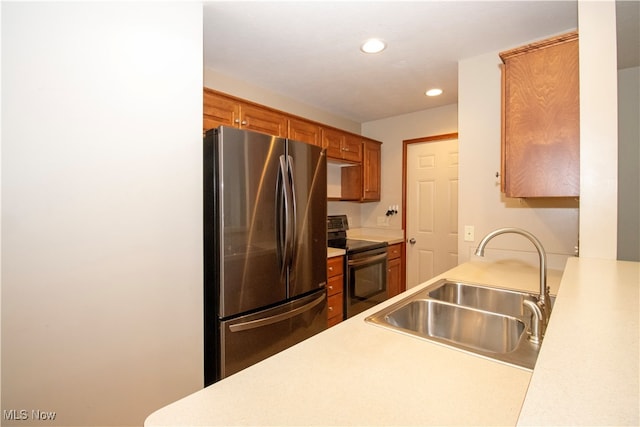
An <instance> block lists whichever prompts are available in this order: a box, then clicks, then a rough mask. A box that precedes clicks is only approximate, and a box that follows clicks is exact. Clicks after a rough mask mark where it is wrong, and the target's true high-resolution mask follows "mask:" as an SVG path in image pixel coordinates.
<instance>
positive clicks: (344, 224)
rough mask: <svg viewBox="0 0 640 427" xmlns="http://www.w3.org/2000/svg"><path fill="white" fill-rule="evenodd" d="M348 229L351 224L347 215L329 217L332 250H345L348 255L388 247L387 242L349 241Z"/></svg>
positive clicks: (329, 236) (328, 228) (328, 237)
mask: <svg viewBox="0 0 640 427" xmlns="http://www.w3.org/2000/svg"><path fill="white" fill-rule="evenodd" d="M348 229H349V222H348V220H347V216H346V215H329V216H328V217H327V245H328V246H329V247H331V248H338V249H344V250H345V251H346V252H347V255H349V254H356V253H360V252H365V251H369V250H373V249H380V248H385V247H387V242H373V241H370V240H360V239H348V238H347V230H348Z"/></svg>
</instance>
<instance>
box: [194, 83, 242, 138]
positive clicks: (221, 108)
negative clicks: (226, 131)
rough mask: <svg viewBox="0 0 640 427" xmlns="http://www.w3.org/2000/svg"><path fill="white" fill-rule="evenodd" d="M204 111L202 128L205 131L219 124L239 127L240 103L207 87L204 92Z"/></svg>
mask: <svg viewBox="0 0 640 427" xmlns="http://www.w3.org/2000/svg"><path fill="white" fill-rule="evenodd" d="M203 113H204V114H203V119H204V120H203V126H202V130H203V131H204V132H206V131H208V130H209V129H213V128H217V127H218V126H234V127H238V123H237V122H238V118H239V117H240V104H239V103H238V102H237V101H234V100H232V99H229V98H227V97H224V96H220V95H218V94H216V93H213V92H210V91H208V90H206V89H205V90H204V92H203Z"/></svg>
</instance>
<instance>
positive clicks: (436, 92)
mask: <svg viewBox="0 0 640 427" xmlns="http://www.w3.org/2000/svg"><path fill="white" fill-rule="evenodd" d="M425 95H427V96H438V95H442V89H429V90H428V91H426V92H425Z"/></svg>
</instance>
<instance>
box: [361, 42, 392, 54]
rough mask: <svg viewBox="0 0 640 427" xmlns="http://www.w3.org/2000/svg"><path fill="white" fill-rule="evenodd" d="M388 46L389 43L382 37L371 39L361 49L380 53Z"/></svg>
mask: <svg viewBox="0 0 640 427" xmlns="http://www.w3.org/2000/svg"><path fill="white" fill-rule="evenodd" d="M386 47H387V44H386V43H385V42H383V41H382V40H380V39H369V40H367V41H366V42H364V43H363V44H362V46H360V50H361V51H363V52H364V53H378V52H382V51H383V50H384V49H385V48H386Z"/></svg>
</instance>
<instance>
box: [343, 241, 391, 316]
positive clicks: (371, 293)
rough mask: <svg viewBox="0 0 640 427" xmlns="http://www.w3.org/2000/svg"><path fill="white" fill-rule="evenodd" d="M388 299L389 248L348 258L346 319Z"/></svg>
mask: <svg viewBox="0 0 640 427" xmlns="http://www.w3.org/2000/svg"><path fill="white" fill-rule="evenodd" d="M386 299H387V248H380V249H375V250H370V251H365V252H360V253H357V254H353V255H352V254H349V255H348V256H347V283H346V292H345V307H344V312H345V318H349V317H352V316H354V315H356V314H358V313H361V312H363V311H365V310H367V309H369V308H371V307H373V306H374V305H377V304H379V303H381V302H382V301H384V300H386Z"/></svg>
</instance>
